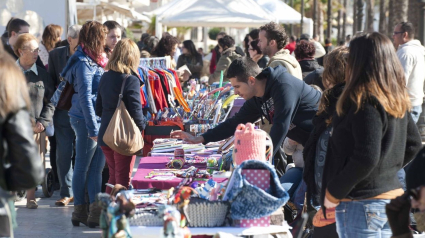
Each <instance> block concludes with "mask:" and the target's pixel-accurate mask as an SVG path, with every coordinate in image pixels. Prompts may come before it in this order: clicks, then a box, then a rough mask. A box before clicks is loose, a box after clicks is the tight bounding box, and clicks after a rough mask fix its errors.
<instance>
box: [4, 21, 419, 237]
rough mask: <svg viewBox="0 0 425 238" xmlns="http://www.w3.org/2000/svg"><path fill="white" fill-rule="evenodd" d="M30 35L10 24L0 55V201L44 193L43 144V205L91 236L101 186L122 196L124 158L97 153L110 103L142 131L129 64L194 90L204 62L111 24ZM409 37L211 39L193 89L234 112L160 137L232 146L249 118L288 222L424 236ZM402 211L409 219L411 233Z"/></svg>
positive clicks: (128, 162) (347, 231) (103, 150)
mask: <svg viewBox="0 0 425 238" xmlns="http://www.w3.org/2000/svg"><path fill="white" fill-rule="evenodd" d="M30 27H31V26H30V25H29V24H28V23H27V22H25V21H24V20H22V19H18V18H12V19H11V20H10V21H9V23H8V26H7V29H6V30H7V33H6V34H5V35H3V36H2V45H0V129H1V130H0V131H1V134H0V139H1V140H3V142H2V143H1V145H2V146H0V156H1V157H0V160H1V162H2V164H5V163H9V164H10V166H8V167H3V166H0V174H4V175H5V176H3V177H1V176H0V197H3V195H2V194H3V192H5V191H19V190H27V205H26V207H27V208H29V209H36V208H37V207H38V204H37V202H36V198H35V189H34V187H35V186H36V185H38V184H40V182H41V180H42V175H43V166H42V164H41V162H42V160H43V158H44V157H45V153H46V147H47V146H46V144H47V139H46V138H48V141H49V142H50V162H51V165H52V168H53V171H54V176H55V178H56V181H58V189H59V190H60V191H59V192H60V199H59V200H58V201H56V203H55V204H56V205H57V206H66V205H68V204H69V203H72V202H73V203H74V211H73V213H72V218H71V221H72V224H73V225H74V226H79V225H80V223H81V224H85V225H87V226H89V227H92V228H94V227H96V226H98V225H99V216H100V208H99V207H98V205H97V204H96V203H95V196H96V194H97V193H99V192H101V191H106V192H108V193H110V192H112V189H111V188H109V187H107V188H105V187H104V186H102V185H104V184H105V183H106V182H108V183H110V184H113V185H118V184H119V185H120V186H122V187H123V188H125V189H126V188H129V185H130V179H131V172H132V168H133V166H134V163H135V158H136V157H135V156H126V155H122V154H119V153H117V152H115V151H113V150H112V149H111V148H109V147H108V146H107V145H106V144H105V143H104V141H103V135H104V134H105V131H106V128H107V126H108V124H109V122H110V121H111V118H112V116H113V114H114V112H115V109H116V103H117V101H118V100H119V98H120V91H121V90H123V94H122V101H123V103H124V104H125V106H126V108H127V110H128V112H129V114H130V116H131V117H132V118H133V120H134V122H135V124H136V125H137V127H138V128H139V130H140V131H141V132H142V131H143V130H144V128H145V126H146V122H147V119H146V111H144V110H143V107H142V103H141V96H142V95H141V92H140V88H141V86H142V85H143V79H142V78H141V75H139V73H138V67H139V61H140V58H150V57H164V56H169V57H170V59H171V62H172V63H171V68H172V69H178V68H180V67H182V66H184V65H186V66H187V67H188V69H189V70H190V71H191V78H193V79H197V80H199V78H201V76H202V71H203V68H204V59H203V56H204V55H203V50H202V49H196V46H195V44H194V42H193V41H191V40H185V41H183V42H182V43H181V44H180V42H179V40H178V39H177V38H176V37H174V36H172V35H170V34H169V33H164V34H163V35H162V37H161V39H158V38H157V37H155V36H150V35H149V34H147V33H145V34H142V36H141V39H140V41H139V42H137V43H136V42H134V41H132V40H131V39H128V38H126V36H125V33H126V30H125V29H124V28H123V27H122V26H120V25H119V24H118V23H117V22H115V21H106V22H105V23H103V24H102V23H100V22H97V21H88V22H86V23H85V24H84V25H82V26H79V25H73V26H70V27H69V28H68V29H67V39H66V40H64V41H62V39H61V35H62V32H63V29H62V28H61V27H60V26H58V25H54V24H51V25H48V26H46V28H45V30H44V32H43V34H42V40H41V41H40V42H39V41H38V40H37V39H36V38H35V37H34V36H33V35H31V34H30V33H29V29H30ZM414 32H415V31H414V28H413V25H412V24H411V23H409V22H402V23H400V24H397V25H396V27H395V29H394V33H393V42H391V40H390V39H389V38H388V37H386V36H385V35H383V34H381V33H378V32H372V33H359V34H357V35H356V36H354V37H353V38H351V37H349V38H347V41H346V42H344V44H341V46H338V47H333V46H332V44H331V42H330V40H329V39H327V40H326V41H325V43H326V44H325V46H322V45H321V44H320V42H319V39H318V36H317V35H314V36H313V37H312V38H311V37H310V36H309V35H308V34H302V35H301V36H300V38H299V39H297V37H295V36H288V35H287V34H286V32H285V29H284V27H283V26H282V25H280V24H277V23H274V22H270V23H268V24H265V25H264V26H261V27H260V28H258V29H253V30H252V31H251V32H250V33H249V34H247V35H246V37H245V39H244V41H243V46H242V47H243V48H241V47H239V46H237V45H235V40H234V38H233V37H232V36H230V35H228V34H226V33H225V32H220V33H219V34H218V35H217V46H215V47H214V48H213V49H212V50H211V55H212V57H211V60H210V65H209V73H210V74H209V77H208V80H207V82H204V83H206V84H209V85H211V84H213V83H215V82H218V81H219V80H220V77H221V75H223V78H224V80H225V81H230V83H231V85H232V86H233V88H234V90H235V94H238V95H239V96H241V97H242V98H244V99H245V100H246V102H245V103H244V105H243V106H242V108H241V109H240V111H239V112H238V113H237V114H236V115H235V116H234V117H232V118H229V119H228V120H226V121H225V122H223V123H221V124H220V125H218V126H217V127H215V128H214V129H210V130H208V131H207V132H206V133H205V134H203V135H202V136H198V137H195V136H193V135H191V134H189V133H186V132H183V131H174V132H173V133H172V134H171V136H172V137H175V138H180V139H184V140H186V141H187V142H190V143H208V142H214V141H219V140H222V139H226V138H228V137H230V136H232V135H233V134H234V131H235V129H236V127H237V125H238V124H240V123H248V122H255V121H256V120H258V119H259V118H261V120H262V124H263V126H264V128H263V129H264V130H266V131H267V132H268V133H269V134H270V137H271V139H272V142H273V148H274V151H273V161H274V165H275V168H276V171H277V172H278V174H279V175H280V182H281V183H282V186H283V187H284V188H285V190H286V191H287V192H288V194H289V195H290V201H289V202H288V205H287V206H285V209H291V211H293V210H295V211H298V216H297V217H291V218H290V217H287V219H288V220H289V219H291V221H292V220H294V221H296V220H297V219H300V214H301V213H302V211H303V210H305V209H304V208H305V207H307V210H311V211H314V213H313V214H315V215H314V217H313V218H312V221H311V226H312V228H314V233H313V237H316V238H317V237H319V238H321V237H362V238H363V237H391V236H393V237H412V229H417V230H419V231H423V230H425V229H424V228H423V224H424V223H425V221H424V219H423V214H424V212H425V176H424V174H423V172H422V171H423V169H424V160H425V154H424V153H425V152H424V150H422V151H420V150H421V148H422V143H421V137H420V134H419V130H418V128H417V126H416V123H417V121H418V119H419V116H420V114H421V112H422V103H423V98H424V90H423V86H424V80H425V72H424V69H425V62H424V61H425V57H424V56H425V48H424V47H423V46H422V45H421V43H420V42H419V41H418V40H415V39H414ZM182 80H183V78H182ZM182 82H183V81H182ZM66 83H68V84H70V85H72V87H73V89H74V94H73V95H72V100H71V101H72V106H71V108H70V109H69V110H62V109H59V108H55V107H56V105H57V102H58V92H59V91H60V89H63V88H64V86H65V85H66ZM264 120H266V121H267V122H265V121H264ZM52 131H54V133H52ZM415 157H416V158H415ZM5 194H10V193H8V192H5ZM3 201H4V200H0V206H5V204H7V205H8V206H9V207H13V202H10V200H7V203H4V202H3ZM411 208H415V209H417V210H416V211H415V213H414V217H415V218H416V222H417V224H418V226H416V227H414V226H412V224H414V223H412V222H410V213H411ZM12 210H14V209H12ZM0 221H3V220H2V216H1V214H0ZM0 223H1V224H0V236H1V237H3V236H8V235H7V234H8V233H7V232H9V234H10V232H11V231H12V228H11V227H12V224H9V226H8V227H7V228H4V227H5V226H4V222H0ZM2 228H4V229H2ZM421 229H422V230H421ZM2 232H4V234H3V233H2Z"/></svg>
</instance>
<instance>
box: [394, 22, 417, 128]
mask: <svg viewBox="0 0 425 238" xmlns="http://www.w3.org/2000/svg"><path fill="white" fill-rule="evenodd" d="M414 32H415V30H414V28H413V24H412V23H410V22H402V23H400V24H397V25H396V26H395V28H394V32H393V39H394V45H395V47H397V48H398V50H397V56H398V58H399V59H400V63H401V65H402V66H403V69H404V75H405V78H406V86H407V91H408V93H409V97H410V102H411V103H412V111H411V112H410V114H411V115H412V118H413V120H414V121H415V122H418V120H419V115H420V114H421V112H422V103H423V98H424V92H423V87H424V80H425V71H424V70H425V60H424V57H425V48H424V47H423V46H422V45H421V42H420V41H418V40H415V39H414V37H415V35H414Z"/></svg>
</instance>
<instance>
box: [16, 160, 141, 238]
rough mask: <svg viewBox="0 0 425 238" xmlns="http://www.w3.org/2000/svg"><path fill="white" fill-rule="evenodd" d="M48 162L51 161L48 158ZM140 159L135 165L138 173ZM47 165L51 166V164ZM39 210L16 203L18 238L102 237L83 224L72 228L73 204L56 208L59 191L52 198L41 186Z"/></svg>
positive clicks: (98, 232)
mask: <svg viewBox="0 0 425 238" xmlns="http://www.w3.org/2000/svg"><path fill="white" fill-rule="evenodd" d="M46 160H49V158H48V157H47V158H46ZM139 161H140V158H138V159H137V161H136V163H135V169H134V172H135V171H136V168H137V165H138V164H139ZM47 164H48V165H49V166H50V164H49V162H47ZM36 198H37V203H38V205H39V206H38V209H34V210H32V209H27V208H26V207H25V205H26V200H23V201H20V202H16V203H15V206H16V211H17V222H18V228H17V229H16V230H15V237H16V238H21V237H22V238H25V237H30V238H39V237H49V238H50V237H52V238H74V237H75V238H77V237H78V238H80V237H81V238H88V237H90V238H91V237H101V235H100V234H101V233H100V230H99V229H98V228H97V229H90V228H89V227H86V226H84V225H83V224H81V226H79V227H74V226H72V223H71V214H72V211H73V210H74V206H73V204H70V205H68V206H66V207H57V206H55V201H56V200H58V199H59V191H55V193H54V194H53V196H52V197H50V198H46V197H44V195H43V192H42V189H41V186H39V187H38V190H37V191H36Z"/></svg>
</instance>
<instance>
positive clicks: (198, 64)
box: [177, 54, 204, 79]
mask: <svg viewBox="0 0 425 238" xmlns="http://www.w3.org/2000/svg"><path fill="white" fill-rule="evenodd" d="M183 65H187V67H188V68H189V70H190V72H191V73H192V76H191V77H190V78H196V79H199V78H201V72H202V68H203V66H204V62H203V60H202V55H200V54H198V55H196V56H188V55H185V54H182V55H180V56H179V59H178V60H177V69H178V68H180V67H182V66H183Z"/></svg>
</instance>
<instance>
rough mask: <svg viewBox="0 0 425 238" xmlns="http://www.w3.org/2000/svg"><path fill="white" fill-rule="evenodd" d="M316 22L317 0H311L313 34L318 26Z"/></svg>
mask: <svg viewBox="0 0 425 238" xmlns="http://www.w3.org/2000/svg"><path fill="white" fill-rule="evenodd" d="M318 25H319V24H318V22H317V0H313V35H316V34H317V28H318Z"/></svg>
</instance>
